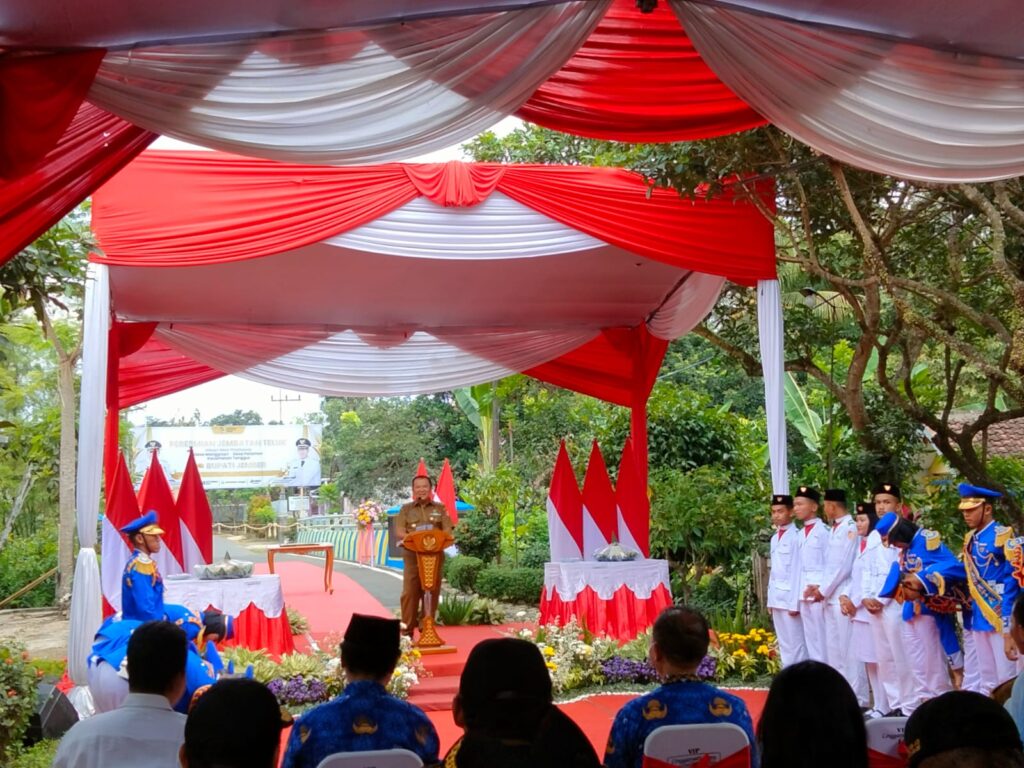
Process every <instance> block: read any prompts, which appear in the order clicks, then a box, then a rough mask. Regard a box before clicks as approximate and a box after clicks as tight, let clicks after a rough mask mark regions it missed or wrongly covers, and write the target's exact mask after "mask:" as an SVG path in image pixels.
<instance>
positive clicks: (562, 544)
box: [548, 440, 583, 563]
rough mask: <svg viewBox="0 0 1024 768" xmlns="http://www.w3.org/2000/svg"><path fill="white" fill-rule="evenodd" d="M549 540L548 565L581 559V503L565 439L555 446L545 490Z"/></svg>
mask: <svg viewBox="0 0 1024 768" xmlns="http://www.w3.org/2000/svg"><path fill="white" fill-rule="evenodd" d="M548 537H549V539H550V541H551V562H553V563H557V562H561V561H565V560H579V559H580V558H581V557H583V500H582V498H581V497H580V487H579V484H578V483H577V482H576V475H575V473H573V471H572V462H571V461H569V454H568V453H567V452H566V450H565V441H564V440H563V441H562V443H561V445H559V447H558V458H557V459H555V470H554V472H553V473H552V475H551V490H550V491H548Z"/></svg>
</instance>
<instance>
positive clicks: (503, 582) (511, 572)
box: [476, 566, 544, 605]
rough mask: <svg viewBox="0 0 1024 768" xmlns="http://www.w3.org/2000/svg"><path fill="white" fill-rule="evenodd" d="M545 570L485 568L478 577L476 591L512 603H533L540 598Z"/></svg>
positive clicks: (484, 595)
mask: <svg viewBox="0 0 1024 768" xmlns="http://www.w3.org/2000/svg"><path fill="white" fill-rule="evenodd" d="M543 587H544V571H543V570H541V569H539V568H502V567H498V566H494V567H491V568H484V569H483V570H482V571H480V574H479V575H478V576H477V577H476V591H477V593H478V594H480V595H482V596H483V597H493V598H494V599H496V600H505V601H507V602H510V603H527V604H529V605H533V604H534V603H537V602H538V601H539V600H540V591H541V589H542V588H543Z"/></svg>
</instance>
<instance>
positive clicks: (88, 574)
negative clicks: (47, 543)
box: [68, 264, 110, 714]
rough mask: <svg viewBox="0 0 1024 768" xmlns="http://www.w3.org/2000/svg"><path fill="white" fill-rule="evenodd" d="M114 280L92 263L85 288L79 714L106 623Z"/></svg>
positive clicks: (72, 658)
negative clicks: (102, 544)
mask: <svg viewBox="0 0 1024 768" xmlns="http://www.w3.org/2000/svg"><path fill="white" fill-rule="evenodd" d="M109 328H110V282H109V275H108V272H107V267H106V266H105V265H103V264H90V265H89V269H88V273H87V275H86V284H85V328H84V336H83V345H82V381H81V393H80V406H79V410H78V413H79V421H78V470H77V478H76V486H75V502H76V507H77V510H76V521H77V528H78V543H79V547H80V549H79V550H78V557H77V558H76V560H75V580H74V582H73V584H72V592H71V621H70V629H69V632H68V675H69V676H70V677H71V680H72V682H74V684H75V687H74V688H72V689H71V691H70V692H69V693H68V698H69V699H70V700H71V703H72V704H74V705H75V708H76V709H77V710H78V711H79V713H80V714H91V713H92V709H93V706H92V696H91V694H90V693H89V688H88V687H87V686H88V682H89V681H88V677H87V659H88V656H89V653H90V650H91V648H92V642H93V637H94V635H95V634H96V630H97V629H99V626H100V623H101V622H102V620H103V596H102V591H101V589H100V569H99V562H98V560H97V559H96V549H95V547H96V523H97V520H98V519H99V509H100V481H101V474H102V469H103V421H104V414H105V411H106V408H105V405H106V390H107V333H108V330H109Z"/></svg>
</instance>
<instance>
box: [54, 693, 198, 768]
mask: <svg viewBox="0 0 1024 768" xmlns="http://www.w3.org/2000/svg"><path fill="white" fill-rule="evenodd" d="M184 741H185V715H183V714H181V713H180V712H175V711H174V710H173V709H171V705H170V704H168V703H167V698H166V697H164V696H157V695H154V694H150V693H129V694H128V697H127V698H126V699H125V700H124V704H122V705H121V707H120V708H119V709H115V710H113V711H111V712H104V713H102V714H99V715H93V716H92V717H90V718H89V719H87V720H82V721H81V722H78V723H75V724H74V725H73V726H72V727H71V730H70V731H68V732H67V733H66V734H64V738H62V739H61V740H60V745H59V746H58V747H57V755H56V757H54V759H53V765H52V767H51V768H150V767H152V768H167V767H168V766H174V765H177V764H178V749H179V748H180V747H181V745H182V744H183V743H184Z"/></svg>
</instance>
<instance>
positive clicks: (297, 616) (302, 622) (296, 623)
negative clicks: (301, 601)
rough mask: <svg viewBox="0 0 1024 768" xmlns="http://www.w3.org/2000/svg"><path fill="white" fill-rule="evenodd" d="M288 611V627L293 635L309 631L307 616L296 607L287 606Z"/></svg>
mask: <svg viewBox="0 0 1024 768" xmlns="http://www.w3.org/2000/svg"><path fill="white" fill-rule="evenodd" d="M286 610H287V611H288V628H289V629H290V630H291V633H292V634H293V635H302V634H305V633H306V632H308V631H309V621H307V619H306V617H305V616H303V615H302V614H301V613H299V612H298V611H297V610H295V609H294V608H286Z"/></svg>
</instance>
